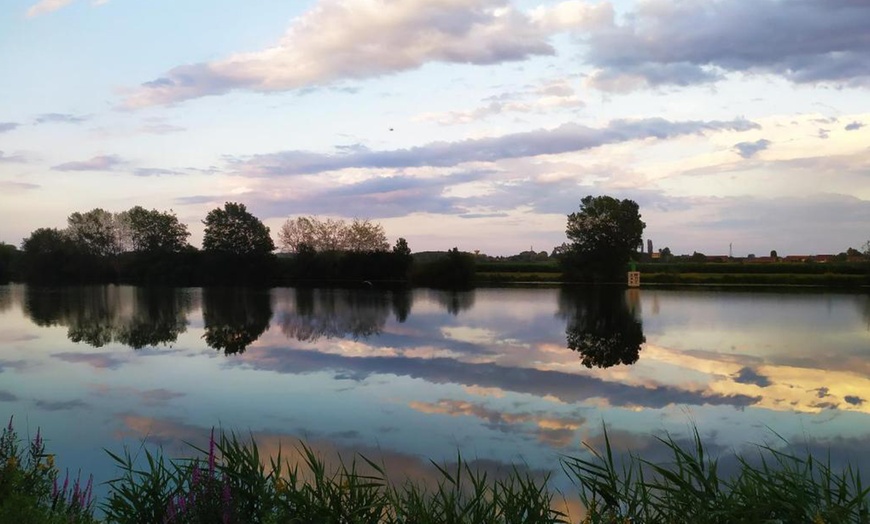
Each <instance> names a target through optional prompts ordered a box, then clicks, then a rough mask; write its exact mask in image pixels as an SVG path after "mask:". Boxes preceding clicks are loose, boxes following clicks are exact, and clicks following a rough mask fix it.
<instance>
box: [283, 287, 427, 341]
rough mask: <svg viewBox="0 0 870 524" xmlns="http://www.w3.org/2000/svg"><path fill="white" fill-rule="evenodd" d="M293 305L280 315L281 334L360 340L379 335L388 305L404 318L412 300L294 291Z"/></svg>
mask: <svg viewBox="0 0 870 524" xmlns="http://www.w3.org/2000/svg"><path fill="white" fill-rule="evenodd" d="M397 301H398V302H399V305H398V306H397V305H396V304H397ZM294 306H295V307H293V308H292V309H291V308H288V309H287V310H286V311H283V312H282V313H281V315H280V323H281V331H282V332H283V333H284V334H285V335H286V336H287V337H289V338H295V339H296V340H299V341H303V342H313V341H316V340H318V339H320V338H321V337H326V338H328V339H329V338H343V337H347V336H349V337H352V338H354V339H359V338H367V337H370V336H372V335H377V334H380V333H381V332H382V331H383V329H384V325H385V324H386V322H387V317H388V316H389V314H390V308H391V306H392V307H393V309H394V310H396V309H398V308H401V310H400V311H404V312H405V313H404V314H405V315H407V311H410V309H411V299H410V296H408V297H404V299H397V298H396V297H395V296H392V297H391V295H389V294H386V293H383V292H381V291H375V290H353V289H345V290H341V289H318V290H311V289H297V290H296V297H295V304H294ZM399 315H400V313H396V318H397V319H398V318H399ZM402 320H404V319H402ZM400 321H401V320H400Z"/></svg>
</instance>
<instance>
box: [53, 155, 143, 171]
mask: <svg viewBox="0 0 870 524" xmlns="http://www.w3.org/2000/svg"><path fill="white" fill-rule="evenodd" d="M125 163H126V162H125V161H124V160H123V159H121V157H119V156H117V155H101V156H95V157H93V158H91V159H90V160H81V161H78V162H66V163H63V164H58V165H56V166H52V168H51V169H53V170H55V171H111V170H112V169H114V168H115V167H117V166H119V165H123V164H125Z"/></svg>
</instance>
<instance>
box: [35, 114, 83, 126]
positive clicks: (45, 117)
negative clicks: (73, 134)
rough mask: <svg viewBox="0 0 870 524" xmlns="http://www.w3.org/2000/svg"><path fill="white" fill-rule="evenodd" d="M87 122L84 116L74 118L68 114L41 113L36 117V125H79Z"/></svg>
mask: <svg viewBox="0 0 870 524" xmlns="http://www.w3.org/2000/svg"><path fill="white" fill-rule="evenodd" d="M87 120H88V117H86V116H76V115H71V114H68V113H43V114H41V115H39V116H37V117H36V119H35V120H34V123H36V124H56V123H60V124H81V123H82V122H85V121H87Z"/></svg>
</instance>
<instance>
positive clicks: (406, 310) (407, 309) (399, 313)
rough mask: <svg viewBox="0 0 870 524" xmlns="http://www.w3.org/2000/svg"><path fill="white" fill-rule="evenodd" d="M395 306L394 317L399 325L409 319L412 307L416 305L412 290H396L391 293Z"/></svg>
mask: <svg viewBox="0 0 870 524" xmlns="http://www.w3.org/2000/svg"><path fill="white" fill-rule="evenodd" d="M390 298H391V299H392V305H393V316H395V317H396V321H397V322H399V323H402V322H404V321H405V320H407V319H408V315H410V314H411V306H412V305H413V304H414V295H413V293H412V292H411V290H410V289H404V288H403V289H394V290H393V291H392V292H391V293H390Z"/></svg>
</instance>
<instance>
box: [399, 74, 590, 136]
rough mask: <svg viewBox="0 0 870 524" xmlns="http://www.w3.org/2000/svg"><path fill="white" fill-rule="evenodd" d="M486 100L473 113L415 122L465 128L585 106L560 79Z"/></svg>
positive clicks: (432, 115)
mask: <svg viewBox="0 0 870 524" xmlns="http://www.w3.org/2000/svg"><path fill="white" fill-rule="evenodd" d="M487 100H488V103H487V104H485V105H483V106H480V107H477V108H475V109H469V110H461V111H448V112H444V113H424V114H422V115H420V116H418V117H416V119H415V120H424V121H425V120H428V121H433V122H437V123H439V124H441V125H453V124H466V123H469V122H475V121H478V120H482V119H485V118H488V117H490V116H494V115H500V114H504V113H545V112H547V111H549V110H551V109H560V108H566V107H583V106H584V105H585V104H584V103H583V101H582V100H580V98H579V97H578V96H577V93H576V91H575V90H574V87H573V86H572V85H571V84H570V82H568V81H567V80H564V79H560V80H553V81H550V82H546V83H543V84H541V85H540V86H539V87H538V88H536V89H529V90H525V91H519V92H507V93H502V94H500V95H496V96H492V97H488V99H487Z"/></svg>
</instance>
